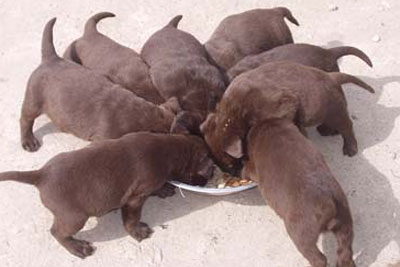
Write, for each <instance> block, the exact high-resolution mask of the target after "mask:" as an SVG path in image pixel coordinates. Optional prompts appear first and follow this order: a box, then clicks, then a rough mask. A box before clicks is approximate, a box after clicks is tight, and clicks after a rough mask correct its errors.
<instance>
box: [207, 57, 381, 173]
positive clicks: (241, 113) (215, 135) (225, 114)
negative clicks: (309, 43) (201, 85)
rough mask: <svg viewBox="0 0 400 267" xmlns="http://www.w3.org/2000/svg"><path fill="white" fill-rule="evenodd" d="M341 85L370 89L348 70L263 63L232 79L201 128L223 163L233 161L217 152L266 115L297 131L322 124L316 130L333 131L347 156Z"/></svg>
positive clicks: (350, 146)
mask: <svg viewBox="0 0 400 267" xmlns="http://www.w3.org/2000/svg"><path fill="white" fill-rule="evenodd" d="M345 83H354V84H356V85H358V86H360V87H362V88H364V89H366V90H368V91H369V92H374V90H373V89H372V88H371V87H370V86H369V85H367V84H366V83H364V82H363V81H361V80H359V79H358V78H356V77H354V76H351V75H348V74H344V73H340V72H332V73H327V72H324V71H321V70H318V69H315V68H312V67H307V66H304V65H300V64H297V63H292V62H278V63H269V64H264V65H262V66H260V67H258V68H256V69H254V70H251V71H248V72H245V73H243V74H242V75H239V76H238V77H237V78H236V79H234V80H233V81H232V83H231V84H230V86H229V87H228V89H227V90H226V92H225V93H224V96H223V97H222V99H221V102H220V103H219V105H218V107H217V109H216V112H215V113H211V114H209V115H208V117H207V119H206V121H205V122H203V124H202V125H201V131H202V133H203V134H204V138H205V140H206V142H207V144H208V145H209V147H210V148H211V150H212V152H213V154H214V156H215V157H216V161H217V162H219V164H221V165H223V166H228V167H229V166H232V165H234V160H233V159H231V158H230V157H228V156H227V155H226V153H224V152H223V151H225V149H226V148H227V147H236V148H237V149H239V148H240V147H241V146H242V141H243V140H244V139H245V136H246V133H247V131H248V129H249V128H250V127H251V125H256V124H257V122H259V121H263V120H266V119H281V118H285V119H288V120H292V121H294V122H295V123H296V124H297V125H298V127H299V128H300V129H301V130H303V127H307V126H313V125H322V127H319V128H318V130H319V131H320V133H322V134H329V132H328V133H326V132H323V131H324V130H329V131H333V130H337V131H338V132H339V133H340V134H341V135H342V137H343V140H344V145H343V153H344V154H345V155H348V156H353V155H355V154H356V153H357V140H356V138H355V136H354V132H353V126H352V121H351V119H350V116H349V114H348V112H347V105H346V101H345V98H344V95H343V92H342V91H341V85H342V84H345ZM321 128H322V129H321ZM303 132H304V131H303ZM232 144H235V146H232Z"/></svg>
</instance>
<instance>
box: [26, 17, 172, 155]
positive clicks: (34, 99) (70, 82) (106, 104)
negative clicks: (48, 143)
mask: <svg viewBox="0 0 400 267" xmlns="http://www.w3.org/2000/svg"><path fill="white" fill-rule="evenodd" d="M54 23H55V19H52V20H50V21H49V22H48V23H47V24H46V27H45V30H44V33H43V41H42V63H41V64H40V66H39V67H38V68H37V69H36V70H35V71H34V72H33V73H32V75H31V77H30V79H29V82H28V86H27V90H26V93H25V99H24V103H23V106H22V113H21V120H20V123H21V142H22V146H23V148H24V149H26V150H28V151H36V150H37V149H38V148H39V146H40V144H39V142H38V141H37V140H36V138H35V137H34V135H33V133H32V126H33V123H34V120H35V118H36V117H38V116H39V115H40V114H43V113H44V114H46V115H48V116H49V117H50V118H51V120H52V121H53V122H54V124H55V125H56V126H57V127H58V128H60V129H61V130H62V131H66V132H70V133H73V134H74V135H76V136H78V137H80V138H83V139H86V140H99V139H107V138H118V137H120V136H122V135H124V134H126V133H129V132H137V131H144V130H146V131H153V132H165V133H166V132H169V129H170V127H171V124H172V122H173V120H174V116H175V114H174V113H173V112H172V111H170V110H168V109H166V107H168V106H169V105H172V106H178V104H177V103H176V102H177V101H176V100H175V101H174V100H173V99H171V101H169V102H168V103H166V107H163V106H157V105H155V104H153V103H151V102H148V101H146V100H144V99H143V98H140V97H138V96H136V95H134V94H132V93H131V92H129V91H128V90H126V89H124V88H123V87H121V86H119V85H116V84H114V83H112V82H111V81H109V80H108V79H107V78H106V77H104V76H103V75H100V74H98V73H96V72H94V71H91V70H89V69H87V68H85V67H82V66H80V65H78V64H75V63H73V62H70V61H67V60H63V59H62V58H60V57H58V55H57V54H56V52H55V49H54V45H53V32H52V30H53V25H54ZM174 102H175V103H174ZM171 109H173V110H174V111H176V109H175V107H174V108H171Z"/></svg>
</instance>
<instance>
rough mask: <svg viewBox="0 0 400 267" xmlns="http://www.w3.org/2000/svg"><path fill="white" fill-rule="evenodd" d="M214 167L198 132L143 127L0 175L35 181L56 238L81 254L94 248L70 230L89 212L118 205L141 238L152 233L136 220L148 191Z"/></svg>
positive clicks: (199, 177)
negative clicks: (50, 215)
mask: <svg viewBox="0 0 400 267" xmlns="http://www.w3.org/2000/svg"><path fill="white" fill-rule="evenodd" d="M212 173H213V161H212V160H211V159H210V158H209V157H208V151H207V148H206V146H205V144H204V142H203V141H202V140H201V138H199V137H195V136H189V135H176V134H155V133H146V132H142V133H132V134H127V135H125V136H123V137H121V138H119V139H113V140H111V139H110V140H103V141H98V142H93V143H92V144H90V145H89V146H87V147H85V148H83V149H80V150H76V151H72V152H67V153H61V154H59V155H57V156H55V157H54V158H53V159H51V160H50V161H49V162H47V163H46V164H45V165H44V166H43V167H42V168H41V169H39V170H34V171H24V172H16V171H13V172H4V173H1V174H0V181H6V180H13V181H17V182H22V183H28V184H31V185H34V186H36V187H37V188H38V190H39V192H40V198H41V200H42V202H43V205H44V206H45V207H46V208H48V209H49V210H50V211H51V212H52V213H53V215H54V223H53V226H52V228H51V233H52V235H53V236H54V238H56V239H57V241H58V242H59V243H60V244H61V245H62V246H64V247H65V248H66V249H67V250H68V251H69V252H70V253H72V254H73V255H75V256H78V257H80V258H85V257H87V256H89V255H92V254H93V252H94V248H93V247H92V246H91V244H90V243H89V242H87V241H85V240H78V239H75V238H74V237H73V236H74V235H75V234H76V233H77V232H78V231H79V230H80V229H82V227H83V226H84V225H85V223H86V221H87V220H88V218H89V217H91V216H102V215H104V214H106V213H107V212H109V211H111V210H114V209H119V208H121V211H122V220H123V223H124V226H125V229H126V231H127V232H128V233H129V234H130V235H131V236H132V237H133V238H135V239H136V240H138V241H141V240H142V239H144V238H147V237H149V236H150V234H151V233H152V230H151V229H150V228H149V226H148V225H147V224H146V223H143V222H141V221H140V217H141V211H142V207H143V204H144V202H145V200H146V199H147V197H148V196H149V195H151V194H152V193H153V192H154V191H156V190H157V189H159V188H161V187H162V186H163V185H164V183H165V182H166V181H168V180H171V179H178V180H180V181H182V182H184V183H188V184H193V185H205V184H206V183H207V180H208V179H209V178H210V177H211V176H212Z"/></svg>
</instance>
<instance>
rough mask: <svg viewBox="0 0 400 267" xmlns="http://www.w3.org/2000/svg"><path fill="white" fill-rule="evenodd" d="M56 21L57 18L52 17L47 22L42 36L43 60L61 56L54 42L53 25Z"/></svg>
mask: <svg viewBox="0 0 400 267" xmlns="http://www.w3.org/2000/svg"><path fill="white" fill-rule="evenodd" d="M54 23H56V18H52V19H51V20H49V22H47V24H46V26H45V27H44V31H43V37H42V62H45V61H50V60H54V59H58V58H60V57H59V56H58V55H57V52H56V49H55V48H54V44H53V27H54Z"/></svg>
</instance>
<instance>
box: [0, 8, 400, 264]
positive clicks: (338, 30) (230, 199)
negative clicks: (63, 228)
mask: <svg viewBox="0 0 400 267" xmlns="http://www.w3.org/2000/svg"><path fill="white" fill-rule="evenodd" d="M278 5H284V6H287V7H289V8H290V9H291V10H292V12H293V14H294V15H295V17H296V18H297V19H298V20H299V22H300V24H301V26H300V27H295V26H293V25H290V27H291V29H292V32H293V35H294V38H295V40H296V41H297V42H308V43H313V44H318V45H322V46H337V45H342V44H346V45H354V46H356V47H358V48H361V49H362V50H364V51H365V52H366V53H367V54H368V55H369V56H370V57H371V59H372V61H373V63H374V68H373V69H370V68H369V67H368V66H366V65H365V64H364V63H363V62H362V61H361V60H359V59H357V58H354V57H347V58H345V59H343V60H342V61H341V63H340V66H341V68H342V70H343V71H345V72H348V73H351V74H355V75H358V76H360V77H361V78H362V79H364V80H365V81H367V82H368V83H370V84H371V85H373V87H374V88H375V89H376V94H375V95H371V94H368V93H366V92H365V91H363V90H361V89H359V88H356V87H355V86H346V88H345V91H346V95H347V99H348V102H349V110H350V113H351V114H352V116H353V118H354V124H355V131H356V135H357V137H358V141H359V148H360V152H359V154H358V155H357V156H355V157H353V158H348V157H344V156H343V155H342V153H341V145H342V140H341V139H340V138H339V137H329V138H322V137H320V136H319V135H317V134H316V132H315V131H314V130H310V131H309V133H310V139H311V140H312V141H313V142H314V143H315V144H316V146H318V148H319V149H320V150H321V151H322V153H323V154H324V155H325V157H326V159H327V161H328V164H329V165H330V166H331V169H332V171H333V173H334V174H335V175H336V177H337V179H338V180H339V182H340V184H341V185H342V187H343V189H344V191H345V192H346V194H347V196H348V199H349V202H350V205H351V209H352V212H353V217H354V222H355V226H354V228H355V241H354V252H355V258H356V261H357V263H358V266H376V267H378V266H399V264H400V252H399V246H400V220H399V219H400V218H399V217H400V204H399V200H400V164H399V163H400V146H399V145H400V120H399V119H398V118H399V114H400V90H399V89H400V85H399V81H400V76H399V74H398V71H399V69H400V62H399V60H400V58H399V56H400V50H399V47H400V46H399V45H400V21H399V17H400V6H399V2H398V1H396V0H387V1H376V0H363V1H361V0H337V1H334V0H332V1H321V0H308V1H300V0H296V1H295V0H292V1H278V0H270V1H265V0H264V1H255V0H253V1H244V0H218V1H217V0H215V1H211V0H205V1H195V0H186V1H183V0H180V1H179V0H175V1H161V0H149V1H137V0H130V1H117V0H101V1H100V0H99V1H95V0H91V1H82V0H81V1H77V0H70V1H53V0H42V1H31V0H19V1H16V0H0V25H1V26H0V36H1V42H0V91H1V96H0V108H1V112H0V147H1V152H2V156H1V159H0V171H6V170H29V169H33V168H39V167H40V166H42V165H43V164H44V163H45V162H46V161H47V160H48V159H50V158H51V157H53V156H54V155H56V154H57V153H60V152H63V151H69V150H74V149H77V148H81V147H83V146H85V145H86V144H87V143H86V142H84V141H81V140H79V139H77V138H75V137H73V136H71V135H68V134H64V133H60V132H58V131H57V130H55V128H54V126H53V125H52V124H51V123H49V120H48V119H47V118H46V117H44V116H43V117H41V118H39V119H38V120H37V122H36V124H35V129H36V133H35V134H36V135H37V136H39V137H40V139H41V140H42V141H43V143H44V145H43V146H42V148H41V149H40V150H39V151H38V152H36V153H28V152H25V151H24V150H23V149H22V148H21V146H20V142H19V126H18V120H19V113H20V108H21V103H22V100H23V95H24V91H25V85H26V82H27V79H28V77H29V75H30V73H31V72H32V71H33V70H34V68H35V67H36V66H37V65H38V64H39V61H40V41H41V34H42V29H43V26H44V24H45V22H46V21H48V20H49V19H50V18H51V17H54V16H57V18H58V21H57V24H56V26H55V44H56V47H57V50H58V51H59V53H62V52H63V50H64V49H65V48H66V46H67V45H68V44H69V42H71V41H72V40H73V39H75V38H76V37H78V36H80V34H81V32H82V28H83V23H84V21H85V20H86V19H87V18H88V17H89V15H91V14H93V13H94V12H97V11H112V12H114V13H116V14H117V17H116V18H113V19H107V20H106V21H104V22H102V23H101V25H100V27H99V28H100V30H101V31H102V32H104V33H105V34H107V35H109V36H110V37H112V38H114V39H116V40H117V41H119V42H120V43H122V44H125V45H128V46H130V47H132V48H134V49H136V50H140V48H141V46H142V44H143V43H144V42H145V41H146V39H147V38H148V37H149V36H150V35H151V34H152V33H153V32H154V31H156V30H158V29H159V28H160V27H162V26H163V25H164V24H165V23H166V22H167V21H168V20H169V19H170V18H171V17H172V16H175V15H177V14H183V15H184V18H183V20H182V22H181V24H180V27H181V28H182V29H183V30H186V31H189V32H191V33H192V34H194V35H195V36H196V37H198V38H199V39H200V40H201V41H205V40H206V39H207V38H208V36H210V34H211V32H212V31H213V29H214V28H215V26H216V25H217V24H218V22H219V21H220V20H221V19H222V18H224V17H225V16H227V15H229V14H233V13H237V12H240V11H244V10H248V9H252V8H259V7H274V6H278ZM331 5H333V7H335V6H336V7H337V8H338V9H337V10H336V11H331V10H330V9H335V8H332V7H330V6H331ZM185 196H186V197H185V198H182V196H181V195H180V194H176V195H175V196H174V197H172V198H169V199H166V200H162V199H158V198H151V199H149V201H148V202H147V203H146V204H145V208H144V214H143V221H145V222H148V223H149V224H150V226H151V227H153V229H154V231H155V232H154V234H153V236H152V237H151V238H150V239H147V240H145V241H143V242H142V243H140V244H139V243H137V242H136V241H135V240H133V239H132V238H131V237H129V236H127V234H126V233H125V231H124V229H123V227H122V223H121V219H120V214H119V212H112V213H110V214H108V215H106V216H104V217H102V218H99V219H93V220H91V221H90V222H89V223H88V224H87V226H86V228H85V230H84V231H82V232H81V233H80V234H79V235H78V237H80V238H84V239H87V240H89V241H92V242H94V244H95V246H96V247H97V251H96V253H95V255H94V256H92V257H89V258H87V259H86V260H84V261H82V260H80V259H78V258H75V257H73V256H71V255H70V254H68V253H67V252H66V251H65V250H64V248H62V247H61V246H60V245H58V243H57V242H56V241H55V240H54V239H53V238H52V236H51V235H50V233H49V230H48V229H49V228H50V226H51V224H52V216H51V214H50V213H49V211H47V210H46V209H45V208H44V207H43V206H42V205H41V203H40V199H39V195H38V192H37V191H36V190H35V188H33V187H30V186H28V185H23V184H17V183H12V182H3V183H1V185H0V205H1V208H0V218H1V220H0V266H1V267H3V266H12V267H19V266H35V267H39V266H46V267H47V266H48V267H52V266H59V267H63V266H85V267H90V266H138V267H139V266H140V267H142V266H143V267H144V266H165V267H168V266H192V267H197V266H199V267H200V266H233V267H236V266H237V267H240V266H246V267H247V266H273V267H275V266H285V267H287V266H289V267H291V266H307V265H308V264H307V262H306V261H305V260H304V259H303V257H302V256H301V255H300V254H299V253H298V252H297V250H296V248H295V247H294V245H293V244H292V242H291V241H290V239H289V237H288V235H287V234H286V231H285V229H284V227H283V224H282V221H281V220H280V219H279V218H278V217H277V216H276V215H275V214H274V212H273V211H272V210H271V209H270V208H269V207H268V206H267V205H266V204H265V203H264V201H263V199H262V198H261V196H260V194H259V192H258V190H257V189H254V190H250V191H247V192H243V193H240V194H236V195H231V196H227V197H207V196H202V195H195V194H191V193H188V192H185ZM334 243H335V242H334V239H333V238H332V236H330V235H327V236H323V237H322V238H321V239H320V243H319V245H320V247H321V248H322V250H323V251H324V253H326V254H327V255H328V258H329V261H330V264H331V265H332V264H333V262H334V259H335V252H334V250H335V244H334Z"/></svg>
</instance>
